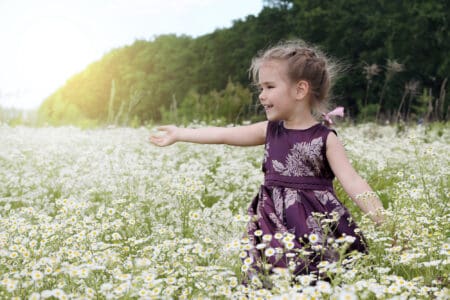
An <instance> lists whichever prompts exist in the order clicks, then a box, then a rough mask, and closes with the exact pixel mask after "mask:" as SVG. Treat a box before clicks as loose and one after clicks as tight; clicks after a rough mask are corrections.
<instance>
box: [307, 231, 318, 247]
mask: <svg viewBox="0 0 450 300" xmlns="http://www.w3.org/2000/svg"><path fill="white" fill-rule="evenodd" d="M308 240H309V242H310V243H311V244H314V243H317V242H318V241H319V237H318V236H317V234H315V233H311V234H310V235H309V236H308Z"/></svg>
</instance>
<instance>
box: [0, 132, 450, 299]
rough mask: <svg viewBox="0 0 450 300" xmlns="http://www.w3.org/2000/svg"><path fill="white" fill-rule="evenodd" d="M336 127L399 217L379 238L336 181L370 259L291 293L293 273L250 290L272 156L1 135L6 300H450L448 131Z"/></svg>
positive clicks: (0, 290)
mask: <svg viewBox="0 0 450 300" xmlns="http://www.w3.org/2000/svg"><path fill="white" fill-rule="evenodd" d="M337 130H338V132H339V137H340V138H341V139H342V141H343V142H344V144H345V147H346V149H347V151H348V155H349V157H350V159H351V161H352V164H353V165H354V167H355V168H356V169H357V170H358V172H359V173H360V174H361V175H362V176H363V177H364V178H365V179H366V180H367V181H368V182H369V184H370V185H371V186H372V188H373V189H374V190H375V191H377V193H378V194H379V196H380V198H381V199H382V201H383V205H384V206H385V208H386V210H387V215H386V222H385V223H384V224H383V225H381V226H379V227H375V226H374V224H373V223H372V222H371V221H370V220H369V219H368V218H367V216H364V215H362V214H361V212H360V211H359V210H358V208H357V207H356V206H355V205H354V204H353V203H352V201H351V200H350V198H349V197H348V196H347V195H346V194H345V192H344V191H343V190H342V187H341V186H340V184H339V183H338V182H336V183H335V189H336V193H337V195H338V197H339V199H340V200H341V201H342V202H343V203H344V204H345V205H346V206H347V207H348V208H349V209H350V211H351V213H352V215H353V216H354V217H355V218H356V220H357V222H358V224H359V226H360V227H361V229H362V230H363V232H364V234H365V236H366V238H367V240H368V243H369V247H370V253H369V254H368V255H366V256H362V257H358V258H355V259H354V260H353V261H341V263H340V264H337V265H328V266H325V265H324V268H323V271H324V272H327V273H328V274H329V275H330V278H331V279H332V280H331V282H325V281H319V282H318V283H317V284H316V285H311V284H310V281H311V280H310V278H309V277H307V276H303V277H300V278H297V283H296V284H293V283H292V282H293V281H292V278H291V274H290V273H289V271H286V272H283V273H280V274H278V275H272V276H271V277H270V278H259V279H258V280H254V281H252V282H251V283H250V284H249V285H247V286H243V285H241V284H240V283H241V280H242V272H241V269H242V263H241V259H240V257H239V256H240V255H241V254H242V250H243V247H244V245H245V243H244V241H243V240H242V234H243V232H244V229H245V225H246V222H247V217H246V209H247V207H248V205H249V203H250V201H251V200H252V199H253V197H254V196H255V195H256V193H257V191H258V188H259V186H260V184H261V182H262V178H263V175H262V173H261V168H260V164H261V161H262V156H263V149H262V147H253V148H233V147H229V146H224V145H193V144H184V143H180V144H176V145H173V146H171V147H168V148H157V147H154V146H152V145H150V144H149V143H148V142H147V138H148V134H149V131H148V130H147V129H145V128H140V129H129V128H117V129H94V130H79V129H76V128H72V127H62V128H40V129H36V128H27V127H15V128H12V127H8V126H2V127H0V145H2V146H1V147H0V182H1V184H0V206H1V209H0V215H1V219H0V274H1V275H0V276H1V277H0V280H1V281H0V298H2V299H4V298H6V299H9V298H14V297H16V298H17V299H44V298H50V297H54V298H58V299H111V298H122V299H136V298H144V299H148V298H180V299H183V298H186V299H191V298H211V299H212V298H214V299H216V298H219V299H221V298H222V299H228V298H243V299H246V298H250V299H258V298H276V299H283V298H286V299H293V298H298V299H303V298H305V299H312V298H314V297H315V298H325V299H337V298H344V299H347V298H348V299H356V298H362V299H375V298H381V299H403V298H404V299H406V298H414V297H415V298H418V299H429V298H437V299H448V298H449V297H450V296H449V295H450V294H449V289H448V286H449V275H448V274H450V267H449V263H450V258H449V257H450V256H449V255H450V225H449V224H450V222H448V221H449V218H450V212H449V205H448V204H449V194H450V191H449V186H450V184H449V176H448V175H449V174H448V172H449V168H448V166H449V157H448V153H450V151H449V150H450V130H449V127H448V125H447V126H446V125H442V124H439V125H435V124H432V125H427V126H418V127H410V128H406V129H405V130H403V131H401V132H399V131H397V130H396V129H395V128H394V127H381V126H377V125H374V124H364V125H359V126H354V127H343V128H337ZM5 145H6V146H5ZM265 281H266V282H267V281H271V282H272V284H273V287H272V289H270V290H269V289H264V288H263V287H262V286H261V283H262V282H265ZM302 297H303V298H302Z"/></svg>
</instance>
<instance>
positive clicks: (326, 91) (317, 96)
mask: <svg viewBox="0 0 450 300" xmlns="http://www.w3.org/2000/svg"><path fill="white" fill-rule="evenodd" d="M270 60H279V61H286V62H287V70H288V71H287V73H288V74H287V76H288V78H289V79H290V80H291V81H292V82H298V81H299V80H306V81H307V82H308V83H309V85H310V93H311V96H312V98H313V99H312V103H311V107H312V110H313V113H314V114H320V113H323V112H325V111H327V110H328V101H329V98H330V92H331V87H332V84H333V83H334V78H335V75H336V73H337V65H336V64H334V63H333V62H331V60H330V59H329V58H328V57H327V56H326V55H325V54H324V53H323V52H322V51H320V50H319V49H318V48H316V47H313V46H311V45H308V44H306V43H305V42H304V41H302V40H291V41H285V42H281V43H279V44H277V45H276V46H273V47H270V48H268V49H266V50H262V51H260V52H258V54H257V55H256V56H255V57H254V58H253V59H252V64H251V66H250V69H249V73H250V76H251V77H252V80H253V83H254V84H258V80H259V69H260V67H261V65H262V64H263V63H264V62H266V61H270Z"/></svg>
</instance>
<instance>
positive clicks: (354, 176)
mask: <svg viewBox="0 0 450 300" xmlns="http://www.w3.org/2000/svg"><path fill="white" fill-rule="evenodd" d="M327 159H328V162H329V163H330V167H331V169H332V170H333V173H334V174H335V175H336V177H337V179H338V180H339V182H340V183H341V184H342V187H343V188H344V190H345V192H346V193H347V194H348V195H349V196H350V198H352V200H353V201H354V202H355V203H356V205H358V207H359V208H361V210H362V211H363V212H364V213H366V214H369V216H370V218H371V219H372V220H373V221H374V222H376V223H377V224H379V223H381V222H382V221H383V217H382V215H381V212H382V210H383V205H382V203H381V201H380V199H379V198H378V197H377V196H376V194H375V193H374V192H372V189H371V188H370V186H369V185H368V184H367V182H366V181H365V180H364V179H362V178H361V176H359V174H358V173H356V171H355V169H354V168H353V167H352V165H351V164H350V161H349V160H348V158H347V155H346V153H345V149H344V146H343V145H342V143H341V142H340V141H339V139H338V138H337V136H336V135H335V134H333V133H329V135H328V138H327Z"/></svg>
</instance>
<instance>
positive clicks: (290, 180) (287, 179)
mask: <svg viewBox="0 0 450 300" xmlns="http://www.w3.org/2000/svg"><path fill="white" fill-rule="evenodd" d="M264 185H265V186H281V187H288V188H299V189H307V190H324V189H326V190H333V179H329V178H320V177H313V176H301V177H293V176H284V175H279V174H266V175H265V176H264Z"/></svg>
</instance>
